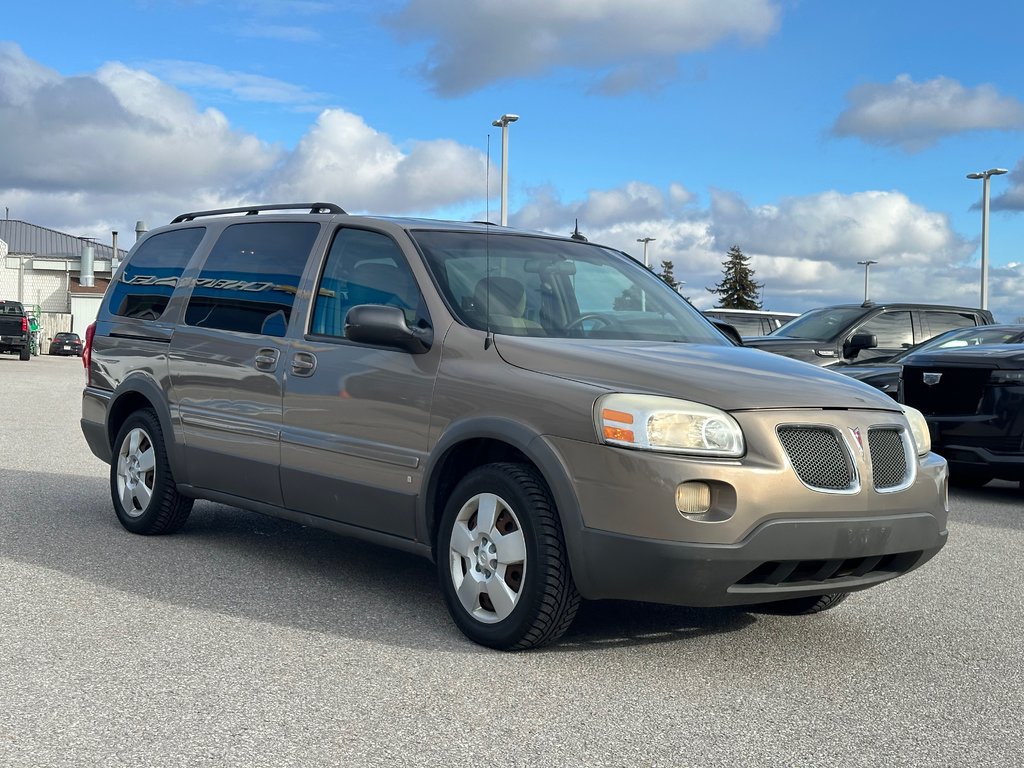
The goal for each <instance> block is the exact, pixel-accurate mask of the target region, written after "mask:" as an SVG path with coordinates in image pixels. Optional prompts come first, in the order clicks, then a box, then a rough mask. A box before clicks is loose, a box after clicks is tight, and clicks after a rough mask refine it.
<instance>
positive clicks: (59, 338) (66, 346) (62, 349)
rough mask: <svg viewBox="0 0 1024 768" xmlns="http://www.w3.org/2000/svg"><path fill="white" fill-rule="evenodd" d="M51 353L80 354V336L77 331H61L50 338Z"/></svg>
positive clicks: (79, 355) (78, 355)
mask: <svg viewBox="0 0 1024 768" xmlns="http://www.w3.org/2000/svg"><path fill="white" fill-rule="evenodd" d="M49 354H51V355H75V356H77V357H81V356H82V337H81V336H79V335H78V334H77V333H68V332H61V333H58V334H57V335H56V336H54V337H53V338H52V339H50V351H49Z"/></svg>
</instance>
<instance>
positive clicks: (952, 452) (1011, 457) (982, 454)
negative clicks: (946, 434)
mask: <svg viewBox="0 0 1024 768" xmlns="http://www.w3.org/2000/svg"><path fill="white" fill-rule="evenodd" d="M935 450H937V451H940V452H941V453H942V455H943V456H944V457H945V459H946V461H948V462H949V466H950V467H951V469H952V470H953V471H954V472H956V471H958V470H959V471H964V470H966V471H969V472H973V473H976V474H979V475H992V476H993V477H998V478H1000V479H1003V480H1024V452H1021V453H1018V454H1006V453H996V452H994V451H990V450H989V449H988V448H985V447H983V446H978V445H956V444H955V443H954V444H952V445H943V446H937V447H936V449H935Z"/></svg>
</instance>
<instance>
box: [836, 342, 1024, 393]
mask: <svg viewBox="0 0 1024 768" xmlns="http://www.w3.org/2000/svg"><path fill="white" fill-rule="evenodd" d="M1021 342H1024V325H978V326H975V327H973V328H960V329H957V330H954V331H946V332H945V333H941V334H939V335H938V336H936V337H935V338H933V339H929V340H928V341H924V342H921V343H920V344H915V345H914V346H913V347H911V348H910V349H908V350H905V351H903V352H899V353H897V354H895V355H893V356H892V357H883V358H874V359H873V360H865V361H856V360H855V361H854V362H852V363H844V362H840V363H836V364H835V365H834V366H832V370H833V371H836V372H838V373H843V374H846V375H847V376H852V377H853V378H855V379H859V380H860V381H863V382H864V383H865V384H870V385H871V386H873V387H878V388H879V389H880V390H882V391H883V392H885V393H886V394H888V395H890V396H892V397H896V396H897V392H898V390H899V385H900V372H901V371H902V370H903V363H904V362H906V361H907V360H908V359H909V358H910V356H911V355H914V354H916V353H918V352H925V351H927V350H940V349H957V348H961V347H978V346H987V345H990V344H1020V343H1021Z"/></svg>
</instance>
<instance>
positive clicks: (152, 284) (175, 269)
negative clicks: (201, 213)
mask: <svg viewBox="0 0 1024 768" xmlns="http://www.w3.org/2000/svg"><path fill="white" fill-rule="evenodd" d="M205 234H206V227H189V228H187V229H175V230H171V231H169V232H161V233H160V234H157V235H153V236H152V237H150V238H149V239H148V240H146V241H145V242H144V243H142V245H140V246H139V247H138V249H137V250H136V251H135V253H134V254H133V255H132V258H131V259H130V260H129V261H128V263H127V264H125V267H124V271H123V272H122V273H121V279H120V280H118V282H117V283H116V284H115V285H114V287H113V289H112V291H111V295H110V311H111V312H113V313H114V314H115V315H121V316H122V317H135V318H138V319H140V320H156V319H158V318H159V317H160V316H161V315H162V314H163V313H164V310H165V309H166V308H167V302H168V301H170V299H171V294H172V293H174V288H175V286H176V285H177V284H178V279H179V278H180V277H181V273H182V272H183V271H184V269H185V266H186V265H187V264H188V262H189V260H190V259H191V258H192V254H194V253H195V251H196V248H198V247H199V243H200V242H201V241H202V239H203V235H205Z"/></svg>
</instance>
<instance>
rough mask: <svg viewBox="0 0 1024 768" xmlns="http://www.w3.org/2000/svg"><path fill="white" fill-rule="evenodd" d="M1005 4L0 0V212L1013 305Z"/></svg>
mask: <svg viewBox="0 0 1024 768" xmlns="http://www.w3.org/2000/svg"><path fill="white" fill-rule="evenodd" d="M1021 29H1024V3H1021V2H1020V1H1019V0H987V2H984V3H970V4H968V3H962V2H952V1H950V0H928V1H927V2H924V1H919V0H900V2H892V0H375V2H372V3H371V2H356V1H354V0H340V1H333V2H332V1H331V0H245V1H244V2H234V1H232V0H218V1H214V0H124V1H123V2H105V1H104V0H93V2H90V3H82V2H77V1H76V2H70V1H69V0H51V2H47V3H30V2H10V3H7V4H6V6H5V9H4V11H3V14H2V24H0V208H4V209H6V210H5V211H3V210H0V215H4V214H6V215H7V216H8V217H9V218H11V219H19V220H22V221H28V222H31V223H33V224H38V225H40V226H45V227H50V228H53V229H57V230H60V231H62V232H68V233H70V234H75V235H80V236H86V237H95V238H97V239H99V240H100V241H101V242H109V241H110V232H111V231H112V230H117V231H118V232H119V233H120V240H119V244H120V245H121V246H122V247H125V246H130V245H131V244H132V242H134V230H135V223H136V221H138V220H142V221H144V222H146V225H147V226H148V227H150V228H153V227H156V226H159V225H162V224H166V223H168V222H169V221H170V220H171V219H172V218H173V217H174V216H175V215H177V214H179V213H182V212H185V211H193V210H202V209H209V208H217V207H227V206H234V205H249V204H256V203H278V202H295V201H301V202H307V201H314V200H316V201H328V202H334V203H337V204H338V205H340V206H342V207H343V208H344V209H346V210H347V211H348V212H350V213H372V214H382V215H416V216H428V217H432V218H450V219H457V220H476V219H487V220H490V221H495V222H496V221H498V220H499V216H500V214H499V209H500V173H501V130H500V129H499V128H495V127H493V126H492V121H494V120H495V119H497V118H498V117H500V116H501V115H502V114H506V113H512V114H517V115H519V116H520V119H519V120H518V121H517V122H515V123H513V124H512V125H511V126H510V127H509V162H508V176H509V204H508V219H509V224H510V225H512V226H517V227H524V228H527V229H531V230H540V231H544V232H552V233H557V234H563V235H565V234H569V233H570V232H571V231H572V230H573V228H574V227H575V225H576V222H577V221H578V222H579V229H580V231H581V232H582V233H583V234H584V235H585V236H587V237H588V238H589V239H590V240H591V241H592V242H599V243H602V244H605V245H609V246H612V247H615V248H618V249H621V250H624V251H626V252H627V253H630V254H631V255H632V256H634V257H635V258H637V259H642V254H643V246H642V245H641V244H640V243H639V242H637V241H638V239H640V238H646V237H650V238H654V240H652V241H650V243H649V245H648V258H649V260H650V262H651V264H652V266H653V267H654V268H655V270H656V271H660V269H661V262H662V261H665V260H667V261H671V262H672V266H673V271H674V274H675V277H676V279H678V280H681V281H684V282H685V284H684V285H683V287H682V289H681V292H682V293H683V294H684V295H686V296H687V297H688V298H690V300H691V301H692V302H693V303H694V304H695V305H696V306H698V307H700V308H709V307H711V306H713V305H714V301H715V299H716V297H715V296H714V295H713V294H711V293H710V292H709V291H708V290H707V289H708V288H713V287H714V286H715V284H716V283H718V282H719V281H720V280H721V279H722V262H723V260H724V259H725V256H726V253H727V252H728V250H729V248H730V247H732V246H739V247H740V249H741V250H742V251H743V253H744V254H745V255H747V256H748V257H749V259H750V267H751V268H752V269H753V271H754V279H755V281H756V282H757V283H758V284H759V285H761V286H762V287H761V299H762V302H763V305H764V307H765V308H767V309H774V310H780V311H791V312H802V311H805V310H807V309H810V308H813V307H817V306H822V305H826V304H832V303H843V302H860V301H862V300H863V299H864V274H865V273H864V270H865V268H864V267H863V266H861V265H858V263H857V262H858V261H869V260H870V261H876V262H877V264H875V265H873V266H871V268H870V298H871V299H872V300H875V301H925V302H936V303H955V304H963V305H969V306H978V305H979V302H980V287H979V286H980V275H981V267H980V262H981V223H982V210H981V208H982V206H981V200H982V188H983V183H982V182H981V181H973V180H968V179H967V178H966V174H968V173H972V172H978V171H984V170H987V169H990V168H1005V169H1007V170H1008V171H1009V173H1008V174H1006V175H1002V176H994V177H993V178H992V179H991V186H990V190H991V206H990V217H989V232H990V236H989V307H990V308H991V309H992V311H993V312H994V314H995V315H996V318H997V319H998V320H1001V321H1005V322H1013V321H1016V320H1018V319H1024V67H1022V60H1021V54H1020V45H1019V42H1020V34H1021V32H1020V30H1021Z"/></svg>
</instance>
